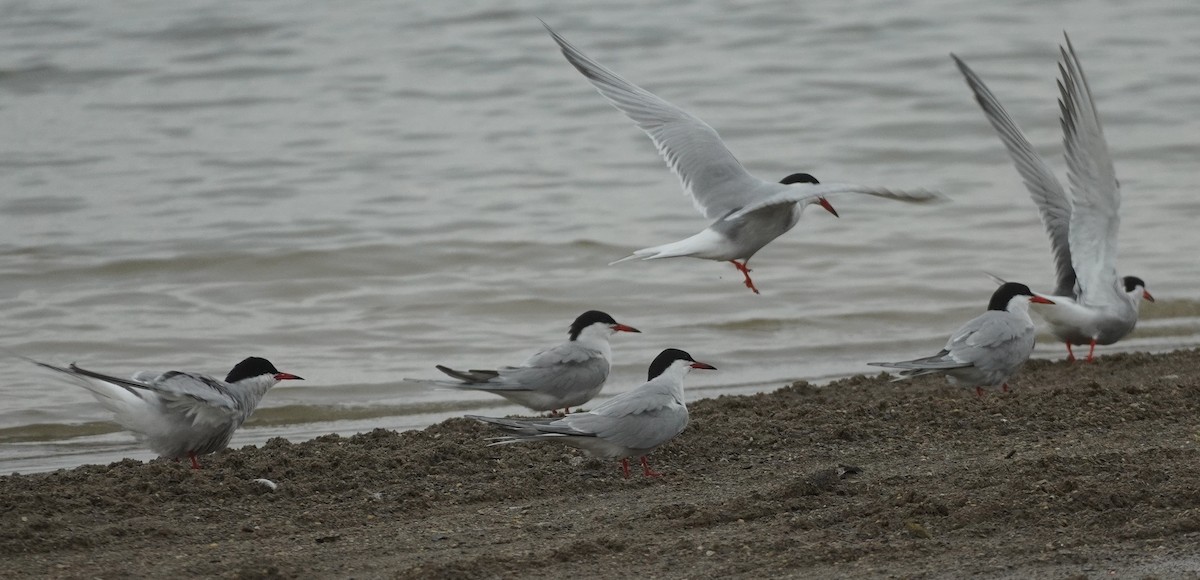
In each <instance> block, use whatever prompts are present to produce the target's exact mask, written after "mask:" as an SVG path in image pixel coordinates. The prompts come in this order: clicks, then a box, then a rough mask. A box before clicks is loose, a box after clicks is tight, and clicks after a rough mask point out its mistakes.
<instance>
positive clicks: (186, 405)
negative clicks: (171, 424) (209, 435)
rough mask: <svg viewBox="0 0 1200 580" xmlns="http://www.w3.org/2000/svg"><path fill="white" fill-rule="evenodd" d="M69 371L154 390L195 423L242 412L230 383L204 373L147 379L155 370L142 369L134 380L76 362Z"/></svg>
mask: <svg viewBox="0 0 1200 580" xmlns="http://www.w3.org/2000/svg"><path fill="white" fill-rule="evenodd" d="M43 366H48V365H43ZM50 368H54V367H50ZM68 371H69V372H71V373H73V374H76V375H80V376H84V377H88V378H92V379H96V380H100V381H104V382H106V383H112V384H114V385H118V386H121V387H124V388H126V389H131V390H138V391H142V392H151V393H154V394H155V395H157V396H158V398H159V400H161V401H162V402H163V405H164V406H165V407H166V408H167V409H168V410H170V411H174V412H176V413H179V414H181V415H183V416H185V417H187V418H188V419H190V420H191V421H192V423H193V424H195V425H202V424H204V425H223V424H226V423H228V422H229V420H230V419H231V418H233V417H235V416H236V415H237V414H238V413H239V412H240V408H239V405H238V403H237V401H236V400H235V399H234V398H233V397H232V396H230V394H229V390H228V389H229V385H227V384H225V383H224V382H222V381H219V380H217V379H214V378H212V377H209V376H205V375H198V374H192V373H184V372H179V371H168V372H165V373H163V374H161V375H158V376H157V377H154V378H153V379H150V380H147V379H148V378H149V377H150V376H151V375H152V373H148V372H145V371H143V372H139V373H137V374H135V375H134V377H135V378H134V379H123V378H121V377H114V376H112V375H106V374H104V373H98V372H96V371H91V370H87V369H84V368H80V367H78V366H76V365H75V364H74V363H72V364H71V365H70V366H69V367H68ZM143 398H145V397H143Z"/></svg>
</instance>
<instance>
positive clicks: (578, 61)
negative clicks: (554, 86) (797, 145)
mask: <svg viewBox="0 0 1200 580" xmlns="http://www.w3.org/2000/svg"><path fill="white" fill-rule="evenodd" d="M542 25H543V26H545V27H546V30H547V31H548V32H549V33H550V36H551V37H552V38H553V39H554V42H557V43H558V46H559V48H561V49H562V53H563V56H566V57H567V61H568V62H570V63H571V65H573V66H574V67H575V68H576V69H577V70H578V71H579V72H581V73H583V76H585V77H587V79H588V80H589V81H591V83H592V85H593V86H595V87H596V90H598V91H599V92H600V95H601V96H603V97H604V98H605V99H608V102H610V103H612V104H613V106H614V107H616V108H617V109H618V110H620V111H621V112H622V113H624V114H625V116H627V117H629V118H630V119H632V120H633V121H634V122H635V123H637V126H638V127H640V128H641V129H642V130H643V131H645V132H646V134H647V135H649V136H650V139H651V140H652V141H654V145H655V146H656V147H658V152H659V154H660V155H662V157H663V159H665V160H666V162H667V165H669V166H670V167H671V170H672V171H674V172H675V175H678V176H679V179H680V181H682V182H683V189H684V191H685V192H686V193H687V194H688V195H691V196H692V201H693V202H694V204H695V206H696V209H697V210H699V211H700V213H703V214H704V215H705V216H706V217H708V218H710V219H717V218H719V217H721V216H723V215H725V214H727V213H729V212H731V211H733V210H735V209H738V208H740V207H742V206H744V205H746V204H748V203H751V202H754V201H756V199H755V198H754V197H753V196H751V195H748V193H750V192H751V191H752V190H753V189H754V188H755V187H756V186H758V185H760V184H761V183H763V182H762V181H761V180H759V179H757V178H755V177H754V176H752V175H750V174H749V173H748V172H747V171H746V169H745V168H743V167H742V164H741V163H740V162H738V160H737V158H735V157H734V156H733V153H731V152H730V151H729V149H728V148H727V147H725V143H724V142H722V141H721V137H720V136H719V135H717V132H716V131H715V130H714V129H713V128H712V127H710V126H708V124H707V123H705V122H704V121H701V120H700V119H699V118H697V117H695V116H693V115H692V114H690V113H688V112H687V111H684V110H683V109H680V108H679V107H676V106H675V105H672V104H671V103H668V102H666V101H664V100H662V99H660V98H658V97H657V96H655V95H654V94H652V93H650V92H649V91H647V90H645V89H643V88H641V87H639V86H637V85H635V84H633V83H631V82H629V81H627V80H625V79H623V78H621V77H620V76H618V75H617V74H616V73H614V72H612V71H610V70H608V69H607V68H605V67H604V66H603V65H601V64H600V63H598V62H596V61H594V60H592V59H591V58H590V57H588V56H587V55H585V54H583V53H582V52H580V51H579V49H577V48H575V47H574V46H571V43H569V42H567V41H566V39H564V38H563V37H561V36H559V35H558V33H557V32H554V30H552V29H551V28H550V26H549V25H547V24H546V23H545V22H543V23H542Z"/></svg>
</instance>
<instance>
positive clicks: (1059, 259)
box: [950, 34, 1154, 362]
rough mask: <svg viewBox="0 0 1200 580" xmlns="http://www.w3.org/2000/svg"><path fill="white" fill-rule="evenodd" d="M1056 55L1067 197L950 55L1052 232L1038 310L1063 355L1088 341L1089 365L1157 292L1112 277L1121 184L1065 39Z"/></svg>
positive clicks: (1128, 329)
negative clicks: (1046, 301) (1049, 271)
mask: <svg viewBox="0 0 1200 580" xmlns="http://www.w3.org/2000/svg"><path fill="white" fill-rule="evenodd" d="M1064 36H1065V34H1064ZM1059 52H1060V54H1061V57H1060V60H1059V63H1058V70H1059V73H1060V76H1061V79H1060V80H1059V83H1058V88H1059V93H1060V97H1059V101H1058V105H1059V109H1060V111H1061V113H1062V116H1061V123H1062V130H1063V147H1064V148H1065V149H1066V160H1067V180H1068V183H1070V188H1071V195H1070V196H1069V197H1068V196H1067V194H1066V192H1065V191H1064V190H1063V187H1062V185H1061V184H1060V183H1059V181H1058V178H1057V177H1055V175H1054V172H1053V171H1051V170H1050V167H1049V165H1047V164H1046V162H1045V160H1044V159H1042V157H1041V156H1040V155H1038V154H1037V152H1036V151H1035V150H1034V148H1033V145H1031V144H1030V143H1029V140H1028V139H1026V138H1025V135H1024V134H1023V133H1022V132H1021V129H1020V127H1018V126H1017V124H1016V122H1015V121H1013V119H1012V117H1010V116H1009V114H1008V112H1007V111H1005V110H1004V107H1003V106H1002V105H1001V104H1000V101H999V100H998V99H996V96H995V95H993V94H992V91H990V90H989V89H988V87H987V85H985V84H983V80H981V79H980V78H979V76H978V75H976V74H975V72H974V71H972V70H971V69H970V67H968V66H967V64H966V63H965V62H963V61H962V59H960V58H958V57H957V56H955V55H953V54H951V55H950V57H951V58H953V59H954V62H955V63H956V64H957V65H958V70H960V71H962V74H963V76H964V77H966V80H967V85H968V86H969V87H970V88H971V91H972V92H974V93H975V100H976V101H978V102H979V106H980V107H982V108H983V113H984V115H986V116H987V118H988V121H990V122H991V123H992V126H993V127H995V129H996V132H997V133H998V134H999V135H1000V140H1001V141H1002V142H1003V143H1004V146H1005V148H1006V149H1008V153H1009V156H1011V157H1012V160H1013V163H1014V164H1015V165H1016V167H1017V171H1018V172H1019V173H1020V174H1021V177H1022V179H1023V180H1024V182H1025V187H1026V189H1028V190H1029V193H1030V197H1032V198H1033V202H1034V203H1035V204H1037V206H1038V210H1039V212H1040V213H1041V216H1042V224H1043V225H1044V226H1045V228H1046V233H1047V234H1049V236H1050V246H1051V249H1052V250H1053V253H1054V269H1055V274H1056V276H1055V277H1056V279H1057V280H1056V285H1055V288H1054V293H1053V294H1046V296H1048V297H1049V298H1050V299H1051V300H1052V301H1053V302H1054V306H1048V307H1045V308H1039V309H1038V313H1039V314H1041V315H1042V317H1043V318H1045V319H1046V322H1048V323H1049V324H1050V330H1051V332H1053V333H1054V335H1055V336H1057V337H1058V338H1059V339H1060V340H1062V341H1063V342H1065V343H1066V345H1067V360H1070V361H1073V360H1075V353H1074V352H1072V350H1071V345H1073V344H1075V345H1083V344H1086V345H1088V355H1087V360H1088V362H1091V361H1092V358H1093V355H1094V354H1095V351H1096V345H1097V344H1105V345H1106V344H1112V343H1114V342H1117V341H1118V340H1121V339H1122V338H1124V337H1125V336H1126V335H1127V334H1129V333H1130V332H1131V331H1132V330H1133V327H1134V325H1136V324H1137V320H1138V308H1139V306H1141V303H1142V300H1143V299H1145V300H1148V301H1150V302H1153V301H1154V297H1153V296H1151V295H1150V292H1148V291H1147V290H1146V283H1145V282H1143V281H1142V279H1141V278H1138V277H1136V276H1125V277H1123V278H1122V277H1120V276H1118V275H1117V266H1116V263H1117V228H1118V226H1119V225H1120V221H1121V218H1120V215H1118V210H1119V209H1120V206H1121V190H1120V183H1119V182H1118V181H1117V178H1116V174H1115V171H1114V169H1113V162H1112V157H1111V156H1110V155H1109V152H1108V144H1107V142H1106V141H1105V139H1104V133H1103V131H1102V130H1101V128H1100V117H1099V115H1098V114H1097V112H1096V106H1095V103H1094V102H1093V101H1092V91H1091V89H1090V88H1089V87H1088V84H1087V78H1086V77H1084V74H1083V69H1082V68H1081V67H1080V64H1079V58H1078V57H1076V56H1075V48H1074V47H1073V46H1071V39H1070V38H1067V39H1066V47H1062V46H1060V47H1059ZM998 281H1000V282H1002V280H998Z"/></svg>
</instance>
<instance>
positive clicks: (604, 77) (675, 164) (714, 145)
mask: <svg viewBox="0 0 1200 580" xmlns="http://www.w3.org/2000/svg"><path fill="white" fill-rule="evenodd" d="M542 25H543V26H545V27H546V30H547V31H549V33H550V36H551V37H552V38H553V39H554V41H555V42H557V43H558V46H559V47H560V48H561V49H562V53H563V55H564V56H566V57H567V61H569V62H570V63H571V64H572V65H573V66H574V67H575V68H576V69H577V70H579V72H581V73H583V76H585V77H587V79H588V81H590V82H591V83H592V85H594V86H595V87H596V90H598V91H599V92H600V95H601V96H603V97H604V98H605V99H607V100H608V101H609V102H610V103H612V105H613V106H615V107H616V108H617V109H618V110H619V111H621V112H622V113H624V114H625V115H626V116H627V117H629V118H630V119H632V120H633V121H634V122H635V123H636V124H637V126H638V127H640V128H641V129H642V130H643V131H645V132H646V134H647V135H649V136H650V139H651V140H652V141H653V142H654V144H655V146H657V147H658V152H659V154H660V155H662V157H663V159H665V160H666V162H667V165H669V166H670V167H671V170H672V171H674V172H675V174H676V175H678V176H679V179H680V180H681V181H682V182H683V189H684V191H685V193H687V194H688V195H690V196H691V198H692V202H693V204H694V205H695V206H696V209H697V210H699V211H700V213H702V214H704V216H705V217H707V218H708V219H712V220H716V221H714V222H713V224H712V225H710V226H709V227H708V228H707V229H705V230H704V231H702V232H700V233H698V234H696V235H694V236H692V237H690V238H686V239H683V240H680V241H678V242H673V243H670V244H664V245H661V246H654V247H651V248H644V249H641V250H637V251H635V252H634V253H633V255H631V256H629V257H627V258H624V259H621V260H617V261H616V262H613V264H617V263H620V262H624V261H626V260H635V259H639V258H640V259H642V260H657V259H661V258H679V257H692V258H702V259H705V260H716V261H720V262H724V261H728V262H731V263H733V265H734V266H735V267H737V269H738V271H739V272H741V273H742V275H743V276H744V277H745V284H746V287H747V288H749V289H751V290H753V291H754V293H755V294H757V293H758V288H756V287H755V286H754V282H753V281H752V280H751V279H750V269H749V268H748V267H747V263H748V262H749V261H750V258H751V257H753V256H754V254H755V253H756V252H758V251H759V250H760V249H762V247H763V246H766V245H767V244H768V243H770V242H771V240H774V239H775V238H777V237H779V236H781V235H783V234H784V233H786V232H787V231H788V230H790V229H792V228H793V227H794V226H795V225H796V222H798V221H799V220H800V214H801V213H802V212H803V211H804V208H805V207H806V206H808V205H809V204H813V203H817V204H820V205H821V207H823V208H825V209H826V210H827V211H829V212H830V213H832V214H833V215H835V216H836V215H837V212H836V211H834V209H833V206H832V205H830V204H829V201H828V200H827V199H825V196H828V195H834V194H839V193H862V194H867V195H874V196H877V197H883V198H887V199H895V200H900V201H908V202H922V201H930V200H934V199H938V197H939V196H938V195H937V194H935V193H933V192H930V191H926V190H914V191H902V190H893V189H886V188H880V187H867V186H862V185H854V184H849V183H826V184H821V183H819V182H818V181H817V180H816V178H814V177H813V176H811V175H809V174H806V173H797V174H793V175H790V176H788V177H786V178H784V179H783V180H782V181H780V182H779V183H774V182H769V181H764V180H762V179H759V178H757V177H754V176H753V175H750V173H749V172H747V171H746V169H745V168H743V167H742V164H741V163H739V162H738V160H737V159H736V158H735V157H734V156H733V153H731V152H730V151H729V149H728V148H726V147H725V143H724V142H722V141H721V137H720V136H719V135H717V132H716V131H715V130H714V129H713V128H712V127H710V126H709V125H708V124H707V123H705V122H704V121H702V120H700V119H699V118H698V117H695V116H693V115H692V114H691V113H688V112H687V111H684V110H683V109H680V108H678V107H676V106H674V105H672V104H670V103H668V102H666V101H664V100H662V99H660V98H658V97H657V96H655V95H653V94H651V93H650V92H649V91H647V90H645V89H643V88H641V87H639V86H637V85H634V84H633V83H630V82H629V81H626V80H625V79H623V78H621V77H620V76H618V75H617V74H616V73H614V72H612V71H610V70H608V69H607V68H605V67H604V66H603V65H601V64H600V63H598V62H596V61H594V60H592V59H591V58H590V57H588V56H587V55H585V54H583V53H582V52H580V51H579V50H578V49H577V48H575V47H574V46H572V45H571V44H570V43H569V42H567V41H566V39H564V38H563V37H561V36H559V35H558V33H556V32H554V30H551V28H550V27H549V25H546V23H545V22H543V23H542ZM738 260H741V262H739V261H738Z"/></svg>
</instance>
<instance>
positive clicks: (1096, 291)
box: [1058, 38, 1125, 305]
mask: <svg viewBox="0 0 1200 580" xmlns="http://www.w3.org/2000/svg"><path fill="white" fill-rule="evenodd" d="M1059 50H1060V52H1061V59H1060V61H1059V63H1058V69H1059V75H1060V76H1061V79H1060V80H1059V83H1058V88H1059V94H1060V97H1059V101H1058V104H1059V108H1060V109H1061V112H1062V118H1061V121H1062V129H1063V146H1064V147H1065V148H1066V151H1067V152H1066V158H1067V180H1068V181H1069V182H1070V184H1071V196H1072V198H1073V202H1074V213H1072V214H1071V232H1070V239H1071V249H1072V255H1071V260H1072V265H1073V266H1074V267H1075V273H1076V275H1077V276H1078V277H1079V290H1080V292H1079V301H1080V302H1082V303H1084V304H1092V305H1097V304H1118V303H1120V302H1121V301H1122V300H1124V299H1125V296H1124V293H1123V291H1122V288H1120V287H1119V286H1120V285H1119V284H1118V277H1117V229H1118V227H1119V225H1120V221H1121V220H1120V217H1119V216H1118V212H1119V210H1120V207H1121V192H1120V190H1119V189H1118V187H1117V177H1116V171H1115V170H1114V169H1113V162H1112V157H1111V156H1110V155H1109V152H1108V144H1107V143H1106V142H1105V140H1104V132H1103V130H1101V128H1100V117H1099V116H1098V115H1097V113H1096V106H1095V103H1094V102H1093V101H1092V91H1091V89H1090V88H1088V84H1087V79H1086V78H1085V77H1084V76H1083V69H1082V68H1080V66H1079V59H1078V58H1077V57H1076V56H1075V49H1074V47H1072V46H1071V39H1070V38H1068V39H1067V46H1066V48H1062V47H1060V48H1059Z"/></svg>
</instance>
